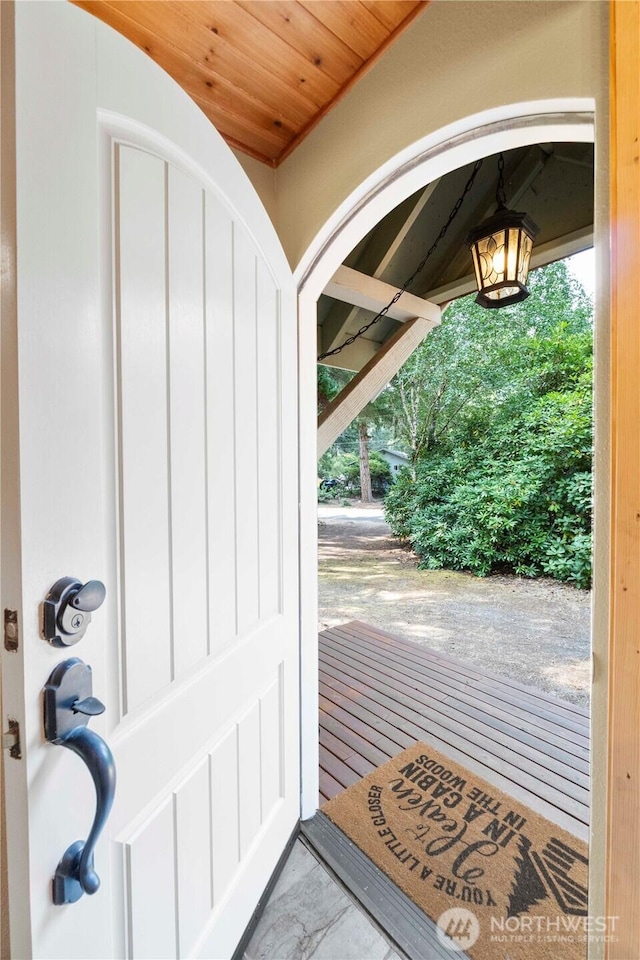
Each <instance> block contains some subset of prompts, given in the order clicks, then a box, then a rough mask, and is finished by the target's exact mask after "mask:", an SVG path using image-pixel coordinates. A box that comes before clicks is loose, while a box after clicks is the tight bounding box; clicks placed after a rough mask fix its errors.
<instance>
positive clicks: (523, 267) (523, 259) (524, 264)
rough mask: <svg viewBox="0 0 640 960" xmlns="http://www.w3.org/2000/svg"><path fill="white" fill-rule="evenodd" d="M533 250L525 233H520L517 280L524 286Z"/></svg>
mask: <svg viewBox="0 0 640 960" xmlns="http://www.w3.org/2000/svg"><path fill="white" fill-rule="evenodd" d="M532 248H533V240H532V239H531V237H530V236H528V235H527V234H526V233H524V231H523V233H522V241H521V246H520V258H519V259H520V262H519V264H518V280H519V281H520V283H522V284H526V282H527V275H528V273H529V261H530V260H531V250H532Z"/></svg>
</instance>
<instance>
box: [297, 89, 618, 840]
mask: <svg viewBox="0 0 640 960" xmlns="http://www.w3.org/2000/svg"><path fill="white" fill-rule="evenodd" d="M593 106H594V105H593V102H591V101H586V100H579V101H577V100H572V101H566V100H558V101H546V102H544V103H539V102H537V103H531V104H515V105H509V106H506V107H504V108H501V109H500V110H491V111H487V112H486V113H482V114H477V115H475V116H474V117H469V118H467V119H466V120H465V121H460V122H457V123H456V124H453V125H451V126H449V127H447V128H444V129H442V130H440V131H439V132H438V133H437V134H434V135H430V136H429V137H427V138H425V139H424V140H422V141H419V142H418V143H416V144H414V145H413V146H412V147H411V148H410V149H409V150H406V151H403V152H402V153H401V154H399V155H398V156H396V157H395V158H394V159H393V160H392V161H389V162H388V163H387V164H385V165H384V166H383V167H382V168H380V169H379V170H378V171H376V173H375V174H373V175H372V176H371V177H370V178H369V179H368V180H367V181H365V182H364V183H363V184H361V186H360V187H359V188H358V189H357V190H356V191H354V193H352V195H351V196H350V197H349V198H348V199H347V200H346V201H345V202H344V203H343V204H342V205H341V207H340V208H339V209H338V210H337V211H336V212H335V214H334V215H333V216H332V217H331V218H330V220H329V221H327V223H326V224H325V226H324V227H323V229H322V230H321V231H320V232H319V233H318V235H317V236H316V238H315V240H314V242H313V244H312V245H311V246H310V248H309V249H308V251H307V253H306V255H305V256H304V257H303V259H302V261H301V264H300V266H299V268H298V270H297V272H296V279H297V281H298V291H299V363H300V384H301V387H300V416H301V421H300V433H301V440H300V447H301V470H300V482H301V611H302V612H301V627H302V629H301V635H302V655H301V670H302V679H301V695H302V774H303V781H302V782H303V788H302V816H303V818H305V819H306V818H308V817H310V816H312V815H313V814H314V812H315V810H316V807H317V796H318V744H317V693H316V691H317V676H318V663H317V634H316V625H317V618H316V608H317V596H316V576H315V565H316V538H317V527H316V497H315V492H316V431H315V424H316V397H315V382H316V378H315V365H316V353H317V349H316V336H315V330H316V303H317V299H318V297H319V295H320V293H321V292H322V290H323V289H324V287H325V285H326V284H327V282H328V281H329V279H330V278H331V276H332V275H333V273H334V271H335V270H336V269H337V267H338V266H339V265H340V264H341V262H342V260H343V259H344V257H345V256H346V255H347V253H348V252H349V251H350V250H351V249H352V248H353V247H354V246H355V245H356V243H357V242H358V241H359V240H360V239H361V238H362V237H363V236H365V235H366V234H367V232H368V231H369V230H370V229H372V227H373V226H374V225H375V224H376V223H377V222H379V220H380V219H382V217H384V216H385V215H386V214H387V213H388V212H389V211H390V210H391V209H392V208H393V207H395V206H397V205H398V204H399V203H401V202H402V201H403V200H404V199H405V198H406V197H408V196H410V195H411V194H412V193H413V192H415V191H416V190H418V189H420V188H421V187H424V186H425V185H426V184H428V183H430V182H432V181H433V180H434V179H436V178H438V177H441V176H443V175H446V174H448V173H450V172H452V171H453V170H455V169H457V168H459V167H461V166H464V165H466V164H469V163H473V162H474V161H475V160H477V159H479V158H480V157H484V156H490V155H492V154H495V153H497V152H499V151H507V150H509V149H513V148H515V147H521V146H527V145H531V144H534V143H539V142H545V141H550V140H562V141H565V142H566V141H573V142H592V141H593V139H594V120H593ZM603 314H604V312H603V310H602V309H601V308H600V309H598V304H596V337H598V331H599V330H601V331H602V330H605V329H606V326H607V324H606V322H604V319H603ZM605 337H606V333H605ZM603 359H606V358H603V355H602V351H601V353H600V357H599V364H598V368H597V370H596V382H598V381H600V382H602V377H603V371H604V370H605V369H606V367H605V362H603ZM597 413H598V409H597V407H596V416H597ZM605 433H606V430H605V428H604V424H601V425H600V428H599V429H598V430H597V434H598V442H599V444H600V445H601V446H602V447H604V444H605V443H606V436H604V435H605ZM598 462H599V458H598V456H596V458H595V464H596V466H597V464H598ZM600 462H602V457H600ZM599 470H600V472H602V467H600V468H599ZM603 480H604V477H603ZM596 509H597V510H599V513H596V524H595V526H596V531H599V532H602V531H604V530H606V529H607V517H606V515H605V514H604V512H603V510H606V507H603V505H599V506H598V507H597V508H596ZM605 539H606V536H605V535H604V534H603V535H602V536H601V537H600V539H599V541H598V543H597V547H596V552H595V556H594V584H595V589H594V616H593V624H594V631H593V632H594V636H593V649H594V652H595V653H596V655H597V654H598V653H599V652H600V653H602V654H603V656H604V653H605V651H606V644H607V635H606V629H605V628H604V626H605V625H606V609H607V596H608V589H607V587H608V570H607V567H608V563H607V557H608V550H607V543H606V542H603V541H604V540H605ZM592 694H593V701H592V702H593V708H594V723H595V725H596V730H595V732H596V734H597V731H598V723H601V724H604V723H605V717H606V677H604V676H600V677H596V678H595V683H594V685H593V690H592ZM602 731H603V733H602V735H601V738H602V739H603V737H604V727H602ZM599 802H600V797H599V796H598V795H597V794H596V795H595V796H594V803H595V805H596V807H597V804H598V803H599ZM602 802H603V801H602ZM594 819H595V820H596V822H598V821H600V820H602V821H604V818H600V817H596V818H594Z"/></svg>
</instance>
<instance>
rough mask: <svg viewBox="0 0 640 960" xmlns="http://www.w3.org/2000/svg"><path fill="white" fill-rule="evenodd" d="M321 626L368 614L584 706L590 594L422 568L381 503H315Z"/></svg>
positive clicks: (402, 633) (403, 633) (377, 622)
mask: <svg viewBox="0 0 640 960" xmlns="http://www.w3.org/2000/svg"><path fill="white" fill-rule="evenodd" d="M318 518H319V526H318V536H319V578H320V580H319V594H320V597H319V599H320V609H319V615H320V624H321V629H324V628H325V627H330V626H336V625H337V624H339V623H345V622H347V621H348V620H364V621H366V622H367V623H371V624H373V625H374V626H377V627H380V628H381V629H383V630H388V631H389V632H390V633H395V634H397V635H398V636H399V637H403V638H405V639H407V640H415V641H417V642H418V643H422V644H424V645H425V646H429V647H431V648H432V649H434V650H442V651H444V652H446V653H449V654H451V655H453V656H456V657H459V658H460V659H461V660H467V661H468V662H470V663H476V664H478V665H479V666H482V667H483V668H485V669H486V670H490V671H492V672H494V673H496V674H500V675H502V676H507V677H512V678H514V679H516V680H520V681H521V682H523V683H528V684H530V685H531V686H534V687H538V688H539V689H543V690H547V691H549V692H551V693H555V694H556V695H557V696H560V697H562V698H564V699H565V700H571V701H573V702H574V703H579V704H582V705H584V706H588V703H589V662H590V601H591V597H590V594H589V592H588V591H585V590H576V589H575V588H573V587H570V586H567V585H566V584H561V583H556V581H554V580H526V579H523V578H520V577H511V576H492V577H486V578H479V577H474V576H472V575H471V574H467V573H457V572H454V571H451V570H418V564H417V559H416V557H415V555H414V554H413V553H412V552H411V551H410V550H408V549H406V548H404V547H402V546H400V545H399V543H398V541H397V540H394V539H393V537H392V536H391V534H390V531H389V527H388V526H387V524H386V523H385V521H384V517H383V513H382V508H381V506H380V504H373V505H366V506H365V505H358V506H349V507H339V506H333V505H329V504H321V505H319V507H318Z"/></svg>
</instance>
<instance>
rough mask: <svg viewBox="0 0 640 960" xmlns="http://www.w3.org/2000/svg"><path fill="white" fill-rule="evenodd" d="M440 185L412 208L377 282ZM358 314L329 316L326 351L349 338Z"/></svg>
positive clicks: (381, 262)
mask: <svg viewBox="0 0 640 960" xmlns="http://www.w3.org/2000/svg"><path fill="white" fill-rule="evenodd" d="M439 183H440V179H437V180H434V181H433V182H432V183H429V184H427V186H426V187H425V188H424V190H423V191H422V193H421V194H420V196H419V197H418V199H417V200H416V202H415V203H414V204H413V206H412V207H411V210H410V211H409V213H408V215H407V217H406V218H405V219H404V221H403V222H402V224H401V225H400V227H399V228H398V229H397V230H396V231H395V232H394V234H393V236H392V237H391V239H390V240H389V245H388V246H387V249H386V251H385V254H384V256H383V257H382V259H381V260H379V261H378V263H377V266H376V268H375V270H374V271H373V273H372V274H371V276H373V277H375V278H376V280H382V277H383V274H384V271H385V270H386V269H387V267H388V266H389V264H390V263H391V262H392V260H393V258H394V257H395V255H396V253H397V252H398V250H399V248H400V246H401V244H402V243H403V242H404V240H405V238H406V236H407V234H408V233H409V231H410V230H411V228H412V226H413V225H414V223H415V222H416V220H417V219H418V217H419V215H420V214H421V213H422V211H423V209H424V208H425V206H426V205H427V203H428V201H429V200H430V199H431V197H432V196H433V193H434V191H435V189H436V187H437V186H438V184H439ZM374 262H375V261H374ZM357 313H358V307H354V308H353V310H350V311H349V313H348V314H347V315H346V316H343V315H340V316H336V317H334V316H331V315H329V316H328V317H327V319H326V321H325V323H324V325H323V343H324V348H323V349H324V350H333V348H334V347H337V346H338V344H339V343H341V342H342V340H344V339H345V337H347V336H348V331H349V330H351V329H352V325H353V324H354V322H355V319H356V316H357ZM358 326H359V324H358ZM320 352H322V351H320Z"/></svg>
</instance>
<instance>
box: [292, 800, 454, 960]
mask: <svg viewBox="0 0 640 960" xmlns="http://www.w3.org/2000/svg"><path fill="white" fill-rule="evenodd" d="M300 834H301V837H302V839H303V840H304V841H306V843H307V845H308V846H309V847H310V849H311V851H312V852H313V853H314V854H315V855H316V857H317V858H318V859H319V860H320V861H321V862H322V863H323V864H324V865H325V866H326V867H328V869H329V870H331V872H332V873H334V874H335V876H336V877H337V878H338V879H339V880H340V882H341V883H342V884H343V886H344V887H345V888H346V889H347V890H348V891H349V893H350V894H351V896H352V897H353V898H354V900H357V902H358V903H359V904H360V906H361V907H362V909H363V910H364V911H365V912H366V913H367V914H368V915H369V917H370V918H371V919H372V921H373V922H374V923H375V924H376V925H377V926H378V927H380V928H381V929H382V930H383V932H384V933H385V935H386V936H387V937H388V938H389V939H390V940H392V941H393V943H394V944H395V945H396V947H397V948H398V949H399V950H400V951H402V953H403V954H405V956H406V957H408V960H451V956H452V954H451V950H450V949H448V948H447V947H446V946H445V945H444V943H442V941H441V940H440V939H439V937H438V933H437V927H436V924H435V923H434V921H433V920H431V919H430V918H429V917H428V916H427V915H426V914H425V913H423V911H422V910H421V909H420V908H419V907H418V906H416V904H415V903H414V902H413V900H410V899H409V897H407V895H406V894H404V893H403V892H402V890H400V888H399V887H397V886H396V885H395V883H393V882H392V881H391V880H390V879H389V878H388V877H387V876H386V874H384V873H383V872H382V870H380V868H379V867H377V866H376V865H375V863H373V861H372V860H370V859H369V857H367V856H366V855H365V854H364V853H363V852H362V851H361V850H360V849H358V847H357V846H356V845H355V843H353V842H352V841H351V840H349V838H348V837H347V836H346V835H345V834H344V833H343V832H342V830H340V829H339V828H338V827H336V826H335V824H333V823H332V822H331V820H329V818H328V817H325V815H324V814H323V813H320V812H318V813H316V815H315V816H314V817H312V818H311V819H310V820H303V821H302V823H301V824H300ZM456 957H457V958H460V960H468V955H467V954H466V953H464V952H463V951H462V950H458V951H456Z"/></svg>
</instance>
